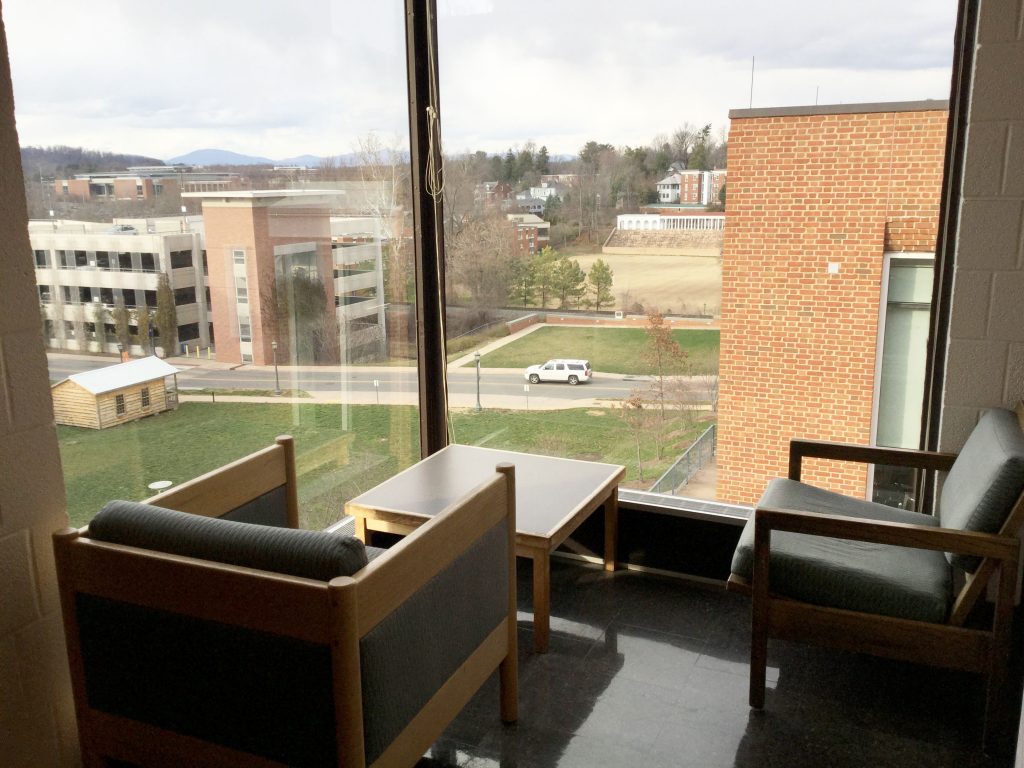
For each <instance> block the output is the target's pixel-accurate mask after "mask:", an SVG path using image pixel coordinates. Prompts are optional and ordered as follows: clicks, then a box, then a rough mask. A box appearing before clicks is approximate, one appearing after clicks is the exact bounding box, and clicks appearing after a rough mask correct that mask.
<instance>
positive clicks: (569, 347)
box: [481, 326, 719, 375]
mask: <svg viewBox="0 0 1024 768" xmlns="http://www.w3.org/2000/svg"><path fill="white" fill-rule="evenodd" d="M672 337H673V338H674V339H675V340H676V341H677V342H679V345H680V346H681V347H682V348H683V349H684V350H685V351H686V353H687V362H688V363H689V367H690V371H691V372H692V373H705V372H708V371H711V370H714V369H717V367H718V345H719V332H718V331H717V330H707V331H699V330H697V331H694V330H675V331H672ZM646 341H647V336H646V332H645V331H644V330H643V329H642V328H578V327H576V328H560V327H554V326H546V327H544V328H541V329H540V330H537V331H534V332H533V333H528V334H527V335H525V336H523V337H522V338H521V339H517V340H516V341H513V342H511V343H509V344H506V345H505V346H503V347H500V348H498V349H496V350H494V351H493V352H489V353H488V354H486V355H484V356H483V358H481V360H482V362H481V364H482V365H484V366H486V367H490V368H525V367H526V366H528V365H534V364H536V363H543V362H544V361H545V360H549V359H551V358H552V357H570V358H582V359H584V360H589V361H590V365H591V367H592V368H593V369H594V370H595V371H604V372H606V373H632V374H637V375H642V374H651V373H653V372H654V371H653V370H652V369H651V367H650V365H649V364H648V363H647V362H646V361H645V360H644V348H645V345H646Z"/></svg>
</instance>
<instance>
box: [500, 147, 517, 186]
mask: <svg viewBox="0 0 1024 768" xmlns="http://www.w3.org/2000/svg"><path fill="white" fill-rule="evenodd" d="M501 180H502V181H507V182H509V183H510V184H514V183H515V181H516V156H515V155H514V154H512V149H511V148H509V149H508V150H506V151H505V159H504V160H502V161H501Z"/></svg>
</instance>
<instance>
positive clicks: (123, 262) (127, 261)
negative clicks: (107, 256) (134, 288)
mask: <svg viewBox="0 0 1024 768" xmlns="http://www.w3.org/2000/svg"><path fill="white" fill-rule="evenodd" d="M117 267H118V269H120V270H121V271H122V272H130V271H131V269H132V255H131V254H130V253H125V252H123V251H122V252H121V253H118V254H117Z"/></svg>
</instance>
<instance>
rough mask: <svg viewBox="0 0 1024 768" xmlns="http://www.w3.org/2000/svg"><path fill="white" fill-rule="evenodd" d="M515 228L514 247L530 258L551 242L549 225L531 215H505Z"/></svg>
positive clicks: (538, 217)
mask: <svg viewBox="0 0 1024 768" xmlns="http://www.w3.org/2000/svg"><path fill="white" fill-rule="evenodd" d="M505 218H506V219H508V221H509V223H510V224H512V226H514V227H515V228H516V247H517V248H519V251H520V253H525V254H528V255H530V256H532V255H533V254H535V253H537V252H538V251H540V250H541V249H542V248H543V247H544V246H546V245H548V244H549V243H550V242H551V236H550V232H551V224H550V223H549V222H546V221H544V220H543V219H542V218H540V216H536V215H534V214H531V213H509V214H506V215H505Z"/></svg>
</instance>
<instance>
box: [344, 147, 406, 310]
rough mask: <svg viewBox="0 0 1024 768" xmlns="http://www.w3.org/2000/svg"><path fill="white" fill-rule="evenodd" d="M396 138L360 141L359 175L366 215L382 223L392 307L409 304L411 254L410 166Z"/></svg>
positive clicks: (358, 150) (389, 297)
mask: <svg viewBox="0 0 1024 768" xmlns="http://www.w3.org/2000/svg"><path fill="white" fill-rule="evenodd" d="M401 147H402V142H401V140H400V139H399V138H398V137H394V138H393V139H392V140H391V141H390V142H387V143H385V142H383V141H381V139H380V137H378V136H377V134H375V133H369V134H367V135H366V136H364V137H362V138H360V139H359V141H358V142H357V147H356V159H357V163H358V167H357V171H358V174H359V180H360V181H362V182H363V188H364V197H365V200H364V203H365V207H366V209H367V212H368V213H369V214H370V215H371V216H373V217H374V218H376V219H377V221H378V222H379V223H380V239H381V241H382V243H383V244H384V247H385V249H386V254H387V265H386V266H387V269H386V271H385V274H386V281H385V286H384V288H385V293H386V294H387V300H388V301H389V302H391V303H405V302H406V301H408V300H409V296H408V292H409V287H410V286H411V285H412V275H413V271H412V266H413V265H412V252H411V249H410V248H408V247H407V245H406V232H405V211H407V210H409V203H410V202H411V201H410V200H409V163H408V161H407V159H406V157H405V155H404V153H403V151H402V149H401Z"/></svg>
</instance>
